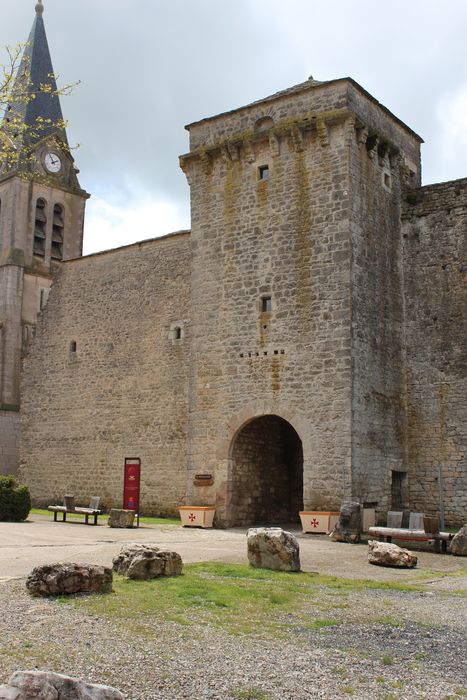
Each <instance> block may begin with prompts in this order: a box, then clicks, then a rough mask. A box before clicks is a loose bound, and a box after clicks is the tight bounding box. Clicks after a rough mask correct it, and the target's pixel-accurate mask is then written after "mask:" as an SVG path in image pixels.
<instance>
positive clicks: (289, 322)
mask: <svg viewBox="0 0 467 700" xmlns="http://www.w3.org/2000/svg"><path fill="white" fill-rule="evenodd" d="M187 128H188V130H189V133H190V152H189V153H188V154H187V155H186V156H183V157H182V160H181V163H182V167H183V169H184V171H185V173H186V174H187V178H188V181H189V183H190V188H191V205H192V234H191V235H192V253H193V268H192V352H191V358H192V362H191V367H190V377H191V383H190V405H189V419H190V428H189V445H188V450H189V455H188V466H189V475H188V499H189V502H192V501H196V500H198V501H199V500H200V497H202V498H204V499H205V502H206V503H209V502H212V503H215V505H216V507H217V513H218V517H219V518H220V519H222V520H223V521H224V522H225V523H227V524H229V525H236V524H238V525H241V524H245V523H251V522H287V521H289V520H291V519H293V518H294V517H296V514H297V512H298V511H299V510H300V509H303V507H305V509H312V510H319V509H324V510H329V509H331V510H332V509H333V508H334V509H338V507H339V505H340V503H341V502H342V500H343V499H344V498H352V497H353V498H358V500H360V501H361V502H363V503H367V504H378V507H379V508H381V509H383V510H384V508H385V507H386V508H387V507H388V506H389V507H390V501H389V499H390V495H389V494H390V493H391V480H392V479H396V480H397V476H395V475H397V474H398V473H399V472H400V473H403V472H404V471H405V469H406V467H405V466H404V464H405V455H404V435H405V430H406V417H405V410H404V385H405V378H404V370H403V366H404V357H403V279H402V243H401V235H400V217H401V197H402V190H403V186H404V185H405V184H407V182H410V184H411V185H412V186H416V185H418V184H419V183H420V143H421V139H420V137H418V136H417V134H415V133H414V132H413V131H412V130H411V129H410V128H408V127H407V126H406V125H405V124H404V123H403V122H401V121H400V120H399V119H397V118H396V117H395V116H394V115H393V114H391V113H390V112H389V111H388V110H387V109H386V108H384V107H383V106H382V105H380V104H379V103H378V102H377V101H376V100H375V99H374V98H373V97H371V95H369V94H368V93H367V92H366V91H365V90H363V88H361V87H360V86H359V85H358V84H357V83H355V82H354V81H353V80H351V79H350V78H345V79H340V80H333V81H329V82H325V83H319V82H318V81H314V80H313V79H310V80H308V81H307V82H305V83H303V84H301V85H298V86H295V87H294V88H291V89H290V90H286V91H284V92H282V93H278V94H276V95H273V96H271V97H268V98H266V99H264V100H261V101H258V102H256V103H253V104H251V105H248V106H246V107H243V108H241V109H239V110H236V111H234V112H229V113H227V114H221V115H218V116H216V117H212V118H209V119H205V120H203V121H201V122H198V123H195V124H191V125H190V126H189V127H187ZM202 472H207V473H208V474H212V475H215V481H214V484H213V485H212V486H209V487H205V488H202V489H200V488H199V487H198V488H197V487H196V485H195V486H194V485H193V484H196V474H199V473H202ZM402 505H403V504H402Z"/></svg>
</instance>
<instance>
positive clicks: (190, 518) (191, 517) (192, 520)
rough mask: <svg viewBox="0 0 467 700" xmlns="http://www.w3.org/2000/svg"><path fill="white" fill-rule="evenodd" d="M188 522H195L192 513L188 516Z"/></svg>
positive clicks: (194, 516)
mask: <svg viewBox="0 0 467 700" xmlns="http://www.w3.org/2000/svg"><path fill="white" fill-rule="evenodd" d="M188 520H189V521H190V523H194V522H195V520H196V515H195V514H194V513H190V515H189V516H188Z"/></svg>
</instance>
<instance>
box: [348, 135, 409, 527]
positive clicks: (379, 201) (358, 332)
mask: <svg viewBox="0 0 467 700" xmlns="http://www.w3.org/2000/svg"><path fill="white" fill-rule="evenodd" d="M373 129H374V130H373V132H372V134H371V132H369V133H367V134H364V135H363V138H359V139H358V140H357V144H356V145H355V144H354V147H353V150H352V156H353V157H352V178H351V179H352V188H353V197H352V201H353V222H352V367H353V390H352V411H353V423H352V479H353V486H352V488H353V494H352V495H353V498H354V499H355V500H359V501H360V502H361V503H362V504H368V505H370V504H371V506H373V507H376V508H377V511H378V513H379V516H380V517H381V518H382V519H383V521H384V522H385V517H386V512H387V511H388V510H391V508H392V503H391V479H392V472H393V471H394V472H403V471H405V469H406V467H405V440H406V411H405V373H404V361H405V360H404V338H403V312H404V305H403V277H402V262H401V235H400V198H401V180H402V176H403V172H402V171H403V167H404V166H403V161H404V155H405V154H406V153H407V152H408V153H409V154H411V151H412V150H413V148H414V139H412V140H411V139H409V137H408V136H407V137H406V138H407V142H408V143H407V145H406V148H405V150H402V151H401V150H399V149H397V150H396V148H395V145H394V144H393V143H391V142H390V141H388V140H387V139H388V135H387V134H386V133H385V131H384V129H381V130H380V131H377V130H376V128H375V126H373ZM415 143H416V142H415ZM404 505H405V507H407V505H408V504H404Z"/></svg>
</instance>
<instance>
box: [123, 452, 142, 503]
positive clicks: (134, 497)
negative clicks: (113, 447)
mask: <svg viewBox="0 0 467 700" xmlns="http://www.w3.org/2000/svg"><path fill="white" fill-rule="evenodd" d="M140 483H141V460H140V459H137V458H127V459H125V473H124V477H123V508H124V509H125V510H134V511H135V512H136V513H139V489H140Z"/></svg>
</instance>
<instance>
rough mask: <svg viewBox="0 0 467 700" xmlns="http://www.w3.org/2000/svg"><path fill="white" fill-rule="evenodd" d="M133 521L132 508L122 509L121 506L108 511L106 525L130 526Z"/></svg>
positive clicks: (133, 512) (133, 513)
mask: <svg viewBox="0 0 467 700" xmlns="http://www.w3.org/2000/svg"><path fill="white" fill-rule="evenodd" d="M134 521H135V511H134V510H124V509H123V508H112V509H111V511H110V513H109V520H108V523H107V524H108V526H109V527H121V528H131V527H133V523H134Z"/></svg>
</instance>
